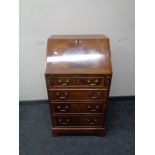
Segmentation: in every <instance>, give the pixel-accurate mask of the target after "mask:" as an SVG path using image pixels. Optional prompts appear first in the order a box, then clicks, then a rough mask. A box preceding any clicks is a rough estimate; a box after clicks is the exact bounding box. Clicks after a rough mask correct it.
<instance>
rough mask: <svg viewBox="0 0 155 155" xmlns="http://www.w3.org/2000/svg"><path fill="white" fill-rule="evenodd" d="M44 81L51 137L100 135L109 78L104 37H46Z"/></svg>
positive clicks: (109, 65) (107, 44) (109, 64)
mask: <svg viewBox="0 0 155 155" xmlns="http://www.w3.org/2000/svg"><path fill="white" fill-rule="evenodd" d="M45 78H46V86H47V92H48V98H49V106H50V110H51V119H52V124H53V128H52V133H53V136H57V135H59V134H67V133H68V134H75V133H76V134H98V135H100V136H103V135H104V133H105V126H104V120H105V114H106V109H107V103H108V97H109V90H110V85H111V78H112V65H111V54H110V45H109V39H108V38H107V37H106V36H104V35H86V36H82V35H77V36H74V35H70V36H65V35H63V36H52V37H50V38H49V39H48V43H47V57H46V69H45Z"/></svg>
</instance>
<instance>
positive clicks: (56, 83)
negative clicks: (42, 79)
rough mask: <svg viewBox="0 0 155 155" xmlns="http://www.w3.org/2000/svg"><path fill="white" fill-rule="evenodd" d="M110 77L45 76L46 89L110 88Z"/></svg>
mask: <svg viewBox="0 0 155 155" xmlns="http://www.w3.org/2000/svg"><path fill="white" fill-rule="evenodd" d="M110 79H111V78H110V76H105V77H102V78H101V77H50V76H47V78H46V80H47V87H48V88H65V87H66V88H69V87H89V88H97V87H99V88H106V89H108V88H109V86H110Z"/></svg>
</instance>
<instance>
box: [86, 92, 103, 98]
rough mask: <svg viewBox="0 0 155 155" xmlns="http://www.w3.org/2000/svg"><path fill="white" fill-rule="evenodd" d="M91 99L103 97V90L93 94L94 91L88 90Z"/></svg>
mask: <svg viewBox="0 0 155 155" xmlns="http://www.w3.org/2000/svg"><path fill="white" fill-rule="evenodd" d="M88 94H89V96H90V98H91V99H99V98H100V97H101V92H97V94H96V93H95V94H93V93H92V92H88Z"/></svg>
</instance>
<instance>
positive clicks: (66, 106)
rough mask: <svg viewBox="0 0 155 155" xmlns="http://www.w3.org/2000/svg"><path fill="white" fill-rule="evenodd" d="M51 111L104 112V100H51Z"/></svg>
mask: <svg viewBox="0 0 155 155" xmlns="http://www.w3.org/2000/svg"><path fill="white" fill-rule="evenodd" d="M51 106H52V113H56V114H60V113H70V114H71V113H72V114H76V113H81V114H88V113H104V112H105V108H106V102H105V101H102V102H51Z"/></svg>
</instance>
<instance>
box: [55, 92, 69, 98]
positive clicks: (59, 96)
mask: <svg viewBox="0 0 155 155" xmlns="http://www.w3.org/2000/svg"><path fill="white" fill-rule="evenodd" d="M56 95H57V97H58V98H59V99H67V97H68V92H65V93H64V94H62V93H59V92H56Z"/></svg>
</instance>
